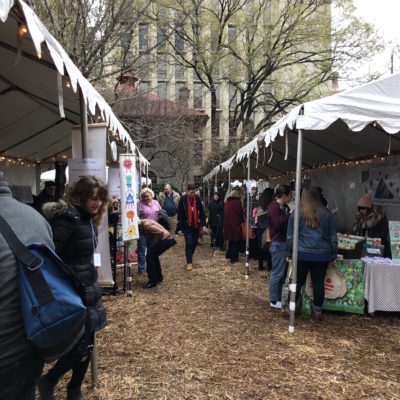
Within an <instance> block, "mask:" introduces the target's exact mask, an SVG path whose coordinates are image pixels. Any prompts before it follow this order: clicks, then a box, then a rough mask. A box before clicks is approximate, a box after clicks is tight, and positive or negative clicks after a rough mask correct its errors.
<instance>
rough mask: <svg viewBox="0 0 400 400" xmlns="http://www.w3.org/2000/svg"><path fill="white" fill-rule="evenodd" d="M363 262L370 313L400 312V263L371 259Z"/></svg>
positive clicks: (365, 295)
mask: <svg viewBox="0 0 400 400" xmlns="http://www.w3.org/2000/svg"><path fill="white" fill-rule="evenodd" d="M363 261H364V265H365V268H364V285H365V292H364V297H365V300H367V302H368V312H369V313H373V312H375V311H400V262H398V261H392V260H391V259H385V258H369V257H365V258H363Z"/></svg>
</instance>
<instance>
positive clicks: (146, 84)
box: [139, 81, 150, 93]
mask: <svg viewBox="0 0 400 400" xmlns="http://www.w3.org/2000/svg"><path fill="white" fill-rule="evenodd" d="M139 89H140V90H141V91H143V92H146V93H147V92H148V91H149V89H150V85H149V82H143V81H141V82H139Z"/></svg>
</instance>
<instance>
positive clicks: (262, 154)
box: [207, 74, 400, 332]
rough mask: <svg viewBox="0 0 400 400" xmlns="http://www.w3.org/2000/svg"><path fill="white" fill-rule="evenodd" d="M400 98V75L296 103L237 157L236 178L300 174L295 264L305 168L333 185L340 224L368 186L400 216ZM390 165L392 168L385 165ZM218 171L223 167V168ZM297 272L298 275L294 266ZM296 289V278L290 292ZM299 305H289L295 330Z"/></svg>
mask: <svg viewBox="0 0 400 400" xmlns="http://www.w3.org/2000/svg"><path fill="white" fill-rule="evenodd" d="M399 103H400V75H399V74H396V75H392V76H390V77H388V78H384V79H380V80H378V81H375V82H371V83H369V84H367V85H363V86H361V87H358V88H355V89H351V90H348V91H346V92H342V93H339V94H336V95H333V96H330V97H326V98H323V99H319V100H316V101H312V102H309V103H305V104H303V105H300V106H298V107H296V108H294V109H293V110H292V111H291V112H290V113H288V114H287V115H286V116H285V117H283V118H282V119H281V120H279V121H278V122H276V123H275V124H274V125H273V126H272V127H271V128H270V129H268V130H267V131H266V132H263V133H261V134H260V135H258V136H257V137H256V138H254V139H253V140H252V141H251V142H250V143H248V144H247V145H246V146H244V147H243V148H241V149H239V151H238V152H237V153H236V155H235V156H234V162H233V163H232V168H231V169H230V174H231V176H233V177H234V178H236V177H241V178H244V177H245V176H246V175H247V176H251V178H258V177H262V178H265V179H269V181H270V183H272V185H273V186H274V185H275V184H276V183H278V182H279V183H281V182H288V181H290V180H293V179H294V178H296V191H295V194H296V207H295V230H294V232H295V241H294V246H295V247H294V257H293V262H294V265H295V266H294V271H296V265H297V240H296V238H297V232H298V217H299V193H300V188H301V183H302V179H304V176H305V175H306V176H308V177H310V178H311V181H312V183H313V184H314V185H316V186H321V187H324V186H325V185H327V186H328V187H329V189H328V190H327V192H328V193H327V194H328V198H327V199H328V203H329V201H330V200H331V203H336V204H335V205H336V207H335V208H338V212H337V218H338V226H339V231H343V232H345V231H347V232H349V231H350V225H351V224H352V223H353V221H354V214H355V213H356V211H357V201H358V199H359V197H360V196H361V195H362V194H365V193H367V192H371V193H372V195H373V201H374V202H379V204H382V205H385V207H387V209H388V218H390V219H391V220H394V221H398V220H399V219H400V209H399V207H398V205H399V204H400V197H399V196H400V195H399V193H400V189H399V187H398V186H399V185H398V178H397V174H398V172H397V171H398V166H399V165H400V164H399V156H398V154H400V137H399V135H398V134H397V133H398V132H399V130H400V107H399V105H400V104H399ZM219 167H220V166H219ZM246 167H248V168H249V170H250V172H249V171H247V170H246V169H245V168H246ZM389 169H391V171H392V172H391V173H388V172H386V171H388V170H389ZM215 173H218V174H219V176H220V177H221V176H222V175H223V174H224V173H223V172H222V170H221V167H220V168H219V169H218V167H216V168H215V169H214V170H213V174H214V175H215ZM213 174H210V175H209V176H208V177H207V178H208V179H212V178H213V176H212V175H213ZM335 185H337V186H336V187H335ZM330 196H332V198H331V199H330V198H329V197H330ZM335 196H336V198H335ZM292 278H293V280H294V282H295V281H296V272H294V275H293V276H292ZM294 289H295V284H292V295H294V293H293V292H294ZM399 295H400V293H399ZM292 303H293V300H292ZM294 307H295V305H294V303H293V304H291V311H292V313H291V314H292V316H291V323H290V331H291V332H292V331H293V329H294V328H293V321H294Z"/></svg>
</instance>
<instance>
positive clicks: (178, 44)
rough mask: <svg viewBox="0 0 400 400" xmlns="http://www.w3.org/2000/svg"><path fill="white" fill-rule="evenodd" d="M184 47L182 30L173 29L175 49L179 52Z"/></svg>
mask: <svg viewBox="0 0 400 400" xmlns="http://www.w3.org/2000/svg"><path fill="white" fill-rule="evenodd" d="M184 49H185V41H184V40H183V36H182V31H181V30H180V29H179V28H177V29H175V50H176V51H178V52H181V51H183V50H184Z"/></svg>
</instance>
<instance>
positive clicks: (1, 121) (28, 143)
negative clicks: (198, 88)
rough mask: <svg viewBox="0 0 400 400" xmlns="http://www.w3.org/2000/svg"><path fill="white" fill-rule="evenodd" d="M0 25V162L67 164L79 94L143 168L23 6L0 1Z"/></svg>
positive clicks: (103, 106)
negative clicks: (79, 92) (80, 93)
mask: <svg viewBox="0 0 400 400" xmlns="http://www.w3.org/2000/svg"><path fill="white" fill-rule="evenodd" d="M0 21H1V22H0V161H1V160H3V161H4V160H8V161H10V162H12V163H15V162H17V163H19V164H21V162H22V163H24V165H26V164H29V163H31V164H34V163H39V162H41V163H43V162H49V161H53V160H56V159H59V160H63V159H64V160H65V159H67V158H70V156H71V126H72V125H78V124H80V102H79V95H78V89H80V91H81V92H82V97H83V98H84V100H85V102H86V104H87V108H88V111H89V113H90V114H91V116H92V121H93V122H101V121H104V122H107V124H108V125H109V128H110V130H111V131H112V132H113V135H114V136H115V138H116V139H117V140H119V142H120V143H121V144H123V145H124V146H126V149H127V151H130V152H137V153H138V157H139V160H140V163H141V164H142V165H143V166H144V167H145V166H147V165H148V162H147V160H146V159H145V158H144V157H143V156H142V155H141V154H140V153H139V152H138V151H137V149H136V146H135V144H134V143H133V141H132V139H131V137H130V136H129V134H128V132H127V131H126V130H125V128H124V127H123V126H122V124H121V123H120V121H119V120H118V119H117V118H116V116H115V115H114V113H113V112H112V110H111V107H110V106H109V105H108V104H107V102H106V101H105V100H104V99H103V97H102V96H101V95H100V94H99V93H98V92H97V91H96V90H95V89H94V88H93V86H92V85H91V84H90V83H89V82H88V81H87V80H86V79H85V78H84V77H83V76H82V74H81V73H80V71H79V70H78V68H77V67H76V66H75V65H74V63H73V62H72V61H71V59H70V58H69V57H68V55H67V53H66V52H65V51H64V49H63V48H62V46H61V45H60V44H59V43H58V42H57V41H56V40H55V39H54V37H53V36H51V34H50V33H49V32H48V30H47V29H46V27H45V26H44V25H43V23H42V22H41V21H40V20H39V18H38V17H37V16H36V15H35V13H34V12H33V11H32V9H31V8H30V7H29V6H28V5H27V4H26V3H24V1H23V0H16V1H15V5H14V0H0Z"/></svg>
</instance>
